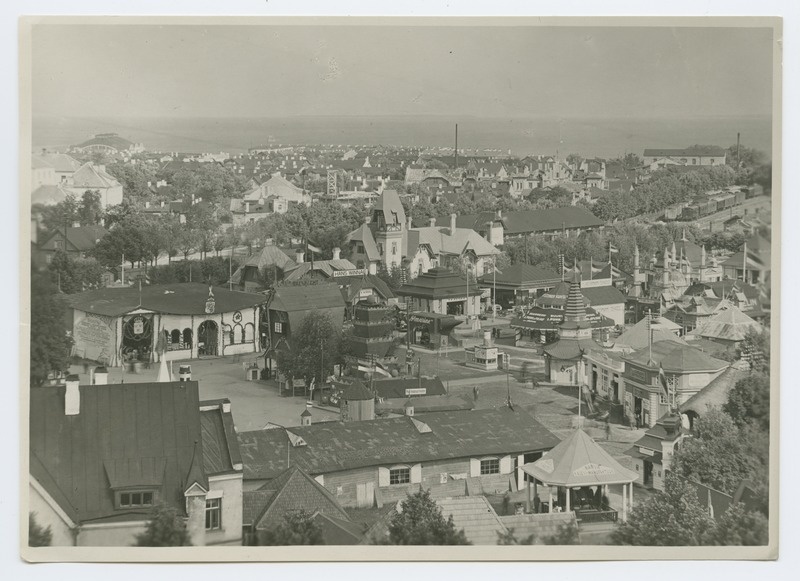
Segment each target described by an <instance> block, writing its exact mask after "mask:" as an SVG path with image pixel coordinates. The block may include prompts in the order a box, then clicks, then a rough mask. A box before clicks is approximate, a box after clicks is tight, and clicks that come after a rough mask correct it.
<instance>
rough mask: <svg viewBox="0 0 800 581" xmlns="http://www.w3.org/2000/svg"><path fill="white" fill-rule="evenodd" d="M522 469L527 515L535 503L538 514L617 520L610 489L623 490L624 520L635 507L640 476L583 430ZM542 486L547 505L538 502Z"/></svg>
mask: <svg viewBox="0 0 800 581" xmlns="http://www.w3.org/2000/svg"><path fill="white" fill-rule="evenodd" d="M521 469H522V471H523V472H524V473H525V474H527V475H528V477H526V481H527V490H528V498H527V510H528V512H530V510H531V504H533V512H535V513H540V512H560V511H562V510H563V511H566V512H570V511H574V512H575V515H576V517H577V518H578V521H584V522H586V521H590V520H608V519H610V520H616V517H617V510H616V509H614V508H612V507H611V506H610V505H609V502H608V491H609V486H620V487H621V493H622V506H621V513H622V515H621V516H622V520H623V521H625V520H627V516H628V510H630V509H631V508H633V482H634V481H635V480H636V479H637V477H638V475H637V474H636V472H634V471H633V470H628V469H627V468H625V467H624V466H622V465H621V464H620V463H619V462H617V461H616V460H614V458H612V457H611V455H610V454H609V453H608V452H606V451H605V450H603V449H602V448H601V447H600V446H599V445H598V444H597V443H596V442H595V441H594V440H592V438H590V437H589V436H588V435H587V434H586V432H584V431H583V430H581V429H580V428H576V429H575V431H573V432H572V434H570V435H569V436H568V437H567V438H566V439H564V440H562V441H561V442H560V443H559V444H558V445H557V446H556V447H554V448H553V449H552V450H550V451H549V452H545V454H544V455H543V456H542V457H541V458H539V459H538V460H536V461H535V462H530V463H528V464H525V465H523V466H522V467H521ZM531 483H533V486H531ZM539 484H542V485H543V486H546V487H547V501H546V502H543V501H541V500H540V499H539V496H538V485H539ZM531 488H533V494H532V495H531ZM554 488H555V490H556V495H555V498H554V496H553V489H554Z"/></svg>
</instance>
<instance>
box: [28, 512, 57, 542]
mask: <svg viewBox="0 0 800 581" xmlns="http://www.w3.org/2000/svg"><path fill="white" fill-rule="evenodd" d="M52 541H53V531H52V530H51V529H50V527H49V526H48V527H47V528H43V527H42V526H41V525H40V524H39V523H37V522H36V513H33V512H30V513H28V546H29V547H49V546H50V543H51V542H52Z"/></svg>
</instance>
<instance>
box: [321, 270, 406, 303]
mask: <svg viewBox="0 0 800 581" xmlns="http://www.w3.org/2000/svg"><path fill="white" fill-rule="evenodd" d="M334 280H335V281H336V284H338V285H340V286H342V287H347V293H346V294H347V296H345V300H353V299H355V298H356V297H358V293H359V291H361V290H363V289H373V290H374V291H376V292H377V293H378V295H379V296H381V297H382V298H384V299H392V298H394V293H393V292H392V289H390V288H389V285H388V284H386V281H385V280H383V279H382V278H381V277H379V276H378V275H375V274H367V275H362V276H337V277H336V278H335V279H334ZM342 292H343V293H344V292H345V288H342Z"/></svg>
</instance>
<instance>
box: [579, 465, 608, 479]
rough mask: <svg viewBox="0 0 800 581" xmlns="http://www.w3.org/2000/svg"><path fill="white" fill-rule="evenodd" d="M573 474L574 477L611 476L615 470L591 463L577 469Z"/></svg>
mask: <svg viewBox="0 0 800 581" xmlns="http://www.w3.org/2000/svg"><path fill="white" fill-rule="evenodd" d="M572 474H573V475H574V476H604V475H605V476H607V475H609V474H614V470H613V469H612V468H609V467H608V466H603V465H601V464H592V463H589V464H584V465H583V466H581V467H580V468H576V469H575V470H573V471H572Z"/></svg>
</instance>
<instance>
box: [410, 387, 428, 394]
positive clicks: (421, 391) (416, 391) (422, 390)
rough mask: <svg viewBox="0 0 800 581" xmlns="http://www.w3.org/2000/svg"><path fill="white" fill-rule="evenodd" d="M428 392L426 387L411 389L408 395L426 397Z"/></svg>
mask: <svg viewBox="0 0 800 581" xmlns="http://www.w3.org/2000/svg"><path fill="white" fill-rule="evenodd" d="M426 393H428V390H427V389H426V388H424V387H410V388H408V389H407V390H406V395H425V394H426Z"/></svg>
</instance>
